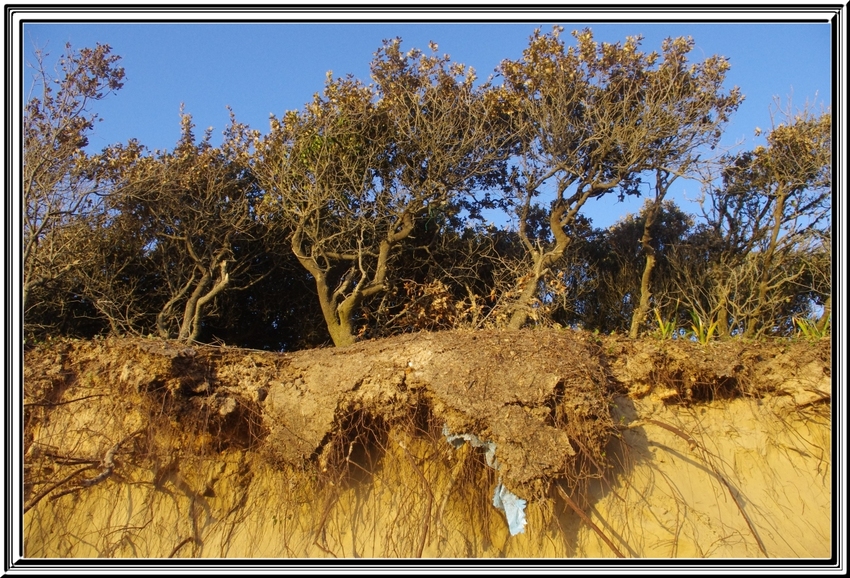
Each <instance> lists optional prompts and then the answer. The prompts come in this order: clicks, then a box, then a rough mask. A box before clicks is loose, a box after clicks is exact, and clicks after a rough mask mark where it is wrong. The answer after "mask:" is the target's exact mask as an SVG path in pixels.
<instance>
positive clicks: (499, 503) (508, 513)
mask: <svg viewBox="0 0 850 578" xmlns="http://www.w3.org/2000/svg"><path fill="white" fill-rule="evenodd" d="M525 504H526V501H525V500H523V499H522V498H520V497H519V496H517V495H516V494H514V493H513V492H511V491H510V490H509V489H507V488H506V487H505V486H503V485H502V482H501V481H500V482H499V483H498V484H497V485H496V491H495V492H493V505H494V506H495V507H497V508H499V509H500V510H502V511H503V512H504V513H505V518H507V520H508V529H509V530H510V531H511V536H516V535H517V534H522V533H523V532H525V524H526V520H525Z"/></svg>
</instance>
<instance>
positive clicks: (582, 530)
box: [24, 331, 831, 557]
mask: <svg viewBox="0 0 850 578" xmlns="http://www.w3.org/2000/svg"><path fill="white" fill-rule="evenodd" d="M829 360H830V349H829V342H828V341H825V340H824V341H820V342H816V343H810V342H783V343H749V342H741V341H729V342H718V343H714V344H711V345H709V346H701V345H699V344H696V343H691V342H684V341H665V342H660V341H656V340H649V339H648V340H643V341H631V340H627V339H623V338H616V337H599V336H594V335H591V334H587V333H584V332H573V331H521V332H511V331H478V332H462V331H451V332H439V333H420V334H412V335H405V336H400V337H396V338H392V339H387V340H381V341H373V342H364V343H359V344H356V345H353V346H351V347H347V348H339V349H320V350H310V351H302V352H297V353H288V354H275V353H269V352H260V351H252V350H239V349H234V348H227V347H221V348H220V347H211V346H202V345H196V346H191V347H187V346H185V345H180V344H176V343H173V342H166V341H161V340H157V339H104V340H95V341H62V342H57V343H52V344H45V345H39V346H36V347H33V348H30V349H29V350H27V351H26V352H25V363H24V404H25V407H24V422H25V424H24V425H25V428H24V429H25V431H24V450H25V460H24V461H25V472H24V484H25V485H24V501H25V504H24V508H25V517H24V527H25V536H24V537H25V554H26V556H29V557H44V556H63V557H74V556H87V557H88V556H112V557H169V556H174V557H252V556H255V557H308V556H309V557H317V556H327V557H331V556H335V557H361V556H366V557H387V556H393V557H417V556H434V557H436V556H442V557H462V556H472V557H485V556H523V557H543V556H571V557H610V556H625V557H644V556H653V557H658V556H664V557H666V556H672V557H675V556H689V557H690V556H721V557H723V556H732V557H740V556H752V557H763V556H771V557H773V556H780V557H789V556H798V557H821V556H828V555H829V550H828V548H829V543H830V540H831V536H830V530H829V515H830V514H829V506H830V502H831V496H830V493H829V488H830V483H829V476H830V474H831V472H830V468H831V460H830V452H831V448H830V446H829V431H830V422H829V403H830V399H831V378H830V373H829V371H830V362H829ZM452 435H455V436H465V438H464V439H466V440H467V442H468V443H462V440H461V443H458V441H457V440H458V438H454V439H455V443H454V444H452V443H449V439H450V438H448V437H447V436H452ZM498 484H502V485H503V486H504V488H505V489H506V490H507V491H508V492H509V494H513V495H515V496H516V497H518V498H519V499H522V500H525V501H526V502H527V505H526V507H525V508H524V510H523V511H522V513H523V515H524V516H525V518H526V520H527V525H526V526H525V527H524V528H523V530H524V531H523V532H522V533H519V534H516V535H511V533H512V530H513V531H515V530H516V528H515V527H510V526H509V525H508V524H507V522H506V518H505V513H504V512H503V511H500V510H497V509H496V508H494V507H493V503H492V500H493V494H494V488H496V487H497V485H498ZM795 484H802V485H801V486H800V487H799V488H798V489H797V490H795V489H789V486H792V485H793V486H794V487H795V488H796V487H797V486H796V485H795ZM803 494H805V495H803ZM630 500H631V501H630ZM786 503H787V505H786ZM786 507H787V508H789V509H791V510H793V511H800V509H801V508H802V509H803V510H805V511H806V515H805V516H804V519H805V522H804V523H801V522H799V521H798V523H797V526H796V528H795V529H791V530H786V529H785V528H783V527H780V524H781V523H783V522H782V520H784V519H787V515H786V514H787V513H783V508H786Z"/></svg>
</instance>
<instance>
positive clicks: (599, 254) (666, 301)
mask: <svg viewBox="0 0 850 578" xmlns="http://www.w3.org/2000/svg"><path fill="white" fill-rule="evenodd" d="M562 31H563V30H562V29H561V28H560V27H555V28H554V29H553V30H552V31H551V32H549V33H543V32H541V31H540V30H537V31H535V32H534V34H533V35H532V36H531V37H530V39H529V44H528V46H527V48H526V49H525V50H524V51H523V53H522V54H521V55H519V56H518V57H517V58H515V59H511V58H507V59H505V60H503V61H502V63H501V64H500V66H499V67H498V69H497V71H496V75H495V76H493V77H491V78H489V79H487V80H483V81H482V80H481V79H479V78H477V76H476V74H475V72H474V71H473V70H472V69H471V68H469V67H467V66H465V65H464V64H461V63H457V62H454V61H453V60H452V59H451V58H450V57H449V56H448V55H440V54H439V52H438V47H437V45H436V44H435V43H431V44H430V45H429V47H428V48H427V49H426V50H419V49H416V48H414V49H411V50H408V51H406V52H405V51H403V49H402V41H401V39H400V38H395V39H390V40H386V41H385V42H384V43H383V45H382V46H381V47H379V48H378V50H377V52H376V53H375V55H374V58H373V60H372V62H371V68H370V70H371V78H370V79H368V80H366V79H357V78H354V77H352V76H346V77H339V78H334V77H333V76H332V75H331V74H330V73H329V74H328V76H327V80H326V82H325V85H324V87H323V88H322V89H321V90H320V91H319V92H317V93H316V95H315V96H314V98H313V99H312V100H311V101H310V102H308V103H306V104H305V105H304V107H303V108H301V109H299V110H291V111H288V112H286V113H284V114H282V115H281V116H279V117H275V116H272V118H271V119H270V127H269V130H268V132H267V133H265V134H263V133H261V132H260V131H258V130H256V129H253V128H251V127H248V126H246V125H245V124H243V123H241V122H239V120H238V119H237V117H236V115H235V113H233V112H231V123H230V125H229V126H228V127H226V128H225V130H224V139H223V142H222V144H221V145H220V146H213V145H212V140H211V139H212V133H211V132H210V131H207V132H206V133H205V134H204V135H203V136H201V137H197V136H196V135H195V132H194V128H195V127H194V124H193V122H192V116H191V114H189V113H188V112H185V111H183V110H182V109H181V111H180V112H181V135H180V138H179V140H178V142H177V143H176V144H175V146H174V148H173V149H172V150H170V151H168V150H166V151H150V150H148V149H147V148H146V147H145V146H144V144H143V143H140V142H138V141H137V140H130V141H128V142H127V143H116V144H114V145H112V146H109V147H107V148H105V149H104V150H103V151H101V152H99V153H96V154H92V153H89V152H87V150H86V148H87V144H88V143H87V139H86V134H87V132H88V131H90V130H91V128H92V126H93V123H94V122H95V121H96V120H97V114H96V113H94V112H93V111H92V107H93V105H94V103H96V102H97V101H99V100H101V99H103V98H106V97H107V96H108V95H110V94H111V93H114V92H117V91H118V90H119V89H120V88H121V87H122V85H123V82H124V71H123V69H122V68H121V67H120V66H118V64H119V62H120V58H119V57H118V56H116V55H113V54H111V49H110V47H108V46H102V45H98V46H97V47H96V48H94V49H88V48H84V49H81V50H79V51H74V50H73V49H72V48H71V47H70V46H68V47H67V50H66V54H65V56H64V57H63V59H62V60H61V61H60V67H59V76H58V77H57V78H53V77H51V76H50V75H49V74H48V72H47V71H46V70H45V68H44V66H43V62H44V55H42V54H39V53H37V54H36V55H35V64H34V67H35V70H36V75H35V80H36V82H35V85H34V89H33V91H32V94H33V95H32V96H31V97H30V99H29V101H28V102H27V105H26V107H25V112H24V130H23V135H24V139H23V148H24V151H23V152H24V155H23V158H24V171H23V177H24V178H23V191H22V194H23V198H24V214H23V222H22V224H23V241H24V244H23V248H24V250H23V272H24V278H23V285H24V287H23V289H24V291H23V296H24V311H25V316H24V321H25V332H26V335H27V337H28V338H41V337H44V336H45V335H53V334H57V333H58V334H67V335H78V336H89V337H90V336H93V335H97V334H102V333H113V334H142V335H147V334H150V335H158V336H160V337H163V338H169V339H178V340H181V341H185V342H192V341H208V342H209V341H222V342H227V343H233V344H235V345H244V346H249V347H255V348H268V349H298V348H304V347H313V346H319V345H324V344H327V343H333V344H334V345H337V346H344V345H349V344H352V343H354V342H355V341H357V340H358V339H361V338H363V337H366V336H372V337H376V336H384V335H391V334H394V333H401V332H409V331H419V330H439V329H447V328H455V327H469V328H477V327H485V326H496V327H509V328H521V327H526V326H552V327H574V328H584V329H589V330H598V331H605V332H611V331H618V332H623V333H627V334H629V335H630V336H632V337H637V336H639V335H642V334H646V333H650V332H652V333H655V334H658V335H662V336H666V337H672V336H679V337H691V338H696V339H700V340H703V339H708V338H710V337H712V335H714V334H716V335H717V336H720V337H731V336H742V337H747V338H752V337H758V336H771V335H774V336H779V335H793V334H796V333H798V332H800V331H801V330H805V331H806V332H807V334H810V333H811V332H812V331H814V330H817V332H818V333H817V334H823V332H825V331H826V330H828V326H829V318H830V317H829V316H830V314H831V307H832V305H831V303H832V301H831V291H832V284H831V273H830V272H831V269H830V263H831V244H830V240H831V219H830V217H831V211H832V203H831V199H832V178H831V174H832V143H831V131H832V118H831V114H830V112H829V111H825V112H821V113H817V114H816V113H814V112H813V111H812V110H811V109H810V108H809V107H806V108H805V109H804V110H801V111H797V110H794V109H792V108H791V105H790V103H789V105H788V107H787V108H779V107H776V108H775V109H774V118H775V124H774V126H772V127H771V129H770V130H769V131H767V134H766V145H765V146H758V147H755V148H754V149H752V150H737V151H731V150H720V147H719V142H720V139H721V137H722V135H723V130H724V127H725V125H726V124H727V123H728V121H729V119H730V118H731V117H732V115H733V114H734V113H735V111H736V109H737V108H738V106H739V105H740V103H741V102H742V100H743V95H742V94H741V91H740V90H739V89H738V88H737V87H727V86H726V75H727V72H728V71H729V69H730V64H729V62H728V61H727V59H725V58H724V57H723V56H720V55H715V56H710V57H707V58H705V59H703V60H701V61H692V60H691V58H692V51H693V47H694V42H693V40H692V39H690V38H669V39H667V40H665V41H664V42H663V43H662V45H661V47H660V49H659V50H657V51H650V52H645V51H643V50H642V48H641V44H642V38H640V37H629V38H626V39H625V41H623V42H618V43H599V42H597V41H595V40H594V37H593V33H592V31H591V30H589V29H585V30H581V31H575V32H573V40H574V44H573V45H570V46H568V45H567V43H566V42H565V40H564V39H563V38H562V36H561V33H562ZM677 179H692V180H695V181H697V182H698V183H700V186H701V187H702V191H703V196H702V200H701V207H702V211H701V214H699V215H688V214H686V213H684V212H683V211H682V210H681V209H680V208H679V207H678V206H676V205H675V203H673V202H672V201H670V200H669V199H668V198H667V192H668V190H669V189H670V186H671V184H672V183H673V182H674V181H676V180H677ZM612 195H619V196H621V197H623V196H645V197H646V198H645V202H644V205H643V208H642V209H641V211H640V212H639V213H638V214H635V215H626V216H624V217H623V218H622V219H621V220H620V221H619V222H618V223H617V224H615V225H613V226H611V227H609V228H607V229H598V228H595V227H594V226H593V223H592V221H590V219H588V218H587V217H586V215H585V214H584V208H585V207H586V206H587V205H588V204H589V203H593V202H596V201H597V200H598V199H600V198H603V197H608V196H612ZM485 215H487V218H488V219H490V220H495V221H496V223H501V224H498V225H494V224H493V223H488V222H487V221H485ZM494 215H495V217H494ZM702 328H711V332H708V331H703V329H702Z"/></svg>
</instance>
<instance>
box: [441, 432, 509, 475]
mask: <svg viewBox="0 0 850 578" xmlns="http://www.w3.org/2000/svg"><path fill="white" fill-rule="evenodd" d="M443 435H444V436H446V441H448V442H449V443H450V444H452V445H453V446H454V447H455V449H457V448H459V447H460V446H462V445H463V444H464V443H466V442H469V443H470V444H472V447H474V448H482V447H483V448H484V459H485V460H486V461H487V465H488V466H490V467H491V468H493V469H494V470H498V469H499V462H498V461H496V444H494V443H493V442H482V441H481V440H480V439H478V437H476V436H475V435H473V434H453V433H451V432H450V431H449V427H448V426H447V425H445V424H444V425H443Z"/></svg>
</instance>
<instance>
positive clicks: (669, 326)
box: [655, 307, 676, 339]
mask: <svg viewBox="0 0 850 578" xmlns="http://www.w3.org/2000/svg"><path fill="white" fill-rule="evenodd" d="M675 318H676V316H675V315H674V316H673V319H670V320H668V321H665V320H664V319H662V318H661V312H660V311H659V310H658V307H656V308H655V321H656V322H657V323H658V336H659V337H660V338H661V339H673V335H674V334H675V333H676V321H675Z"/></svg>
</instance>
